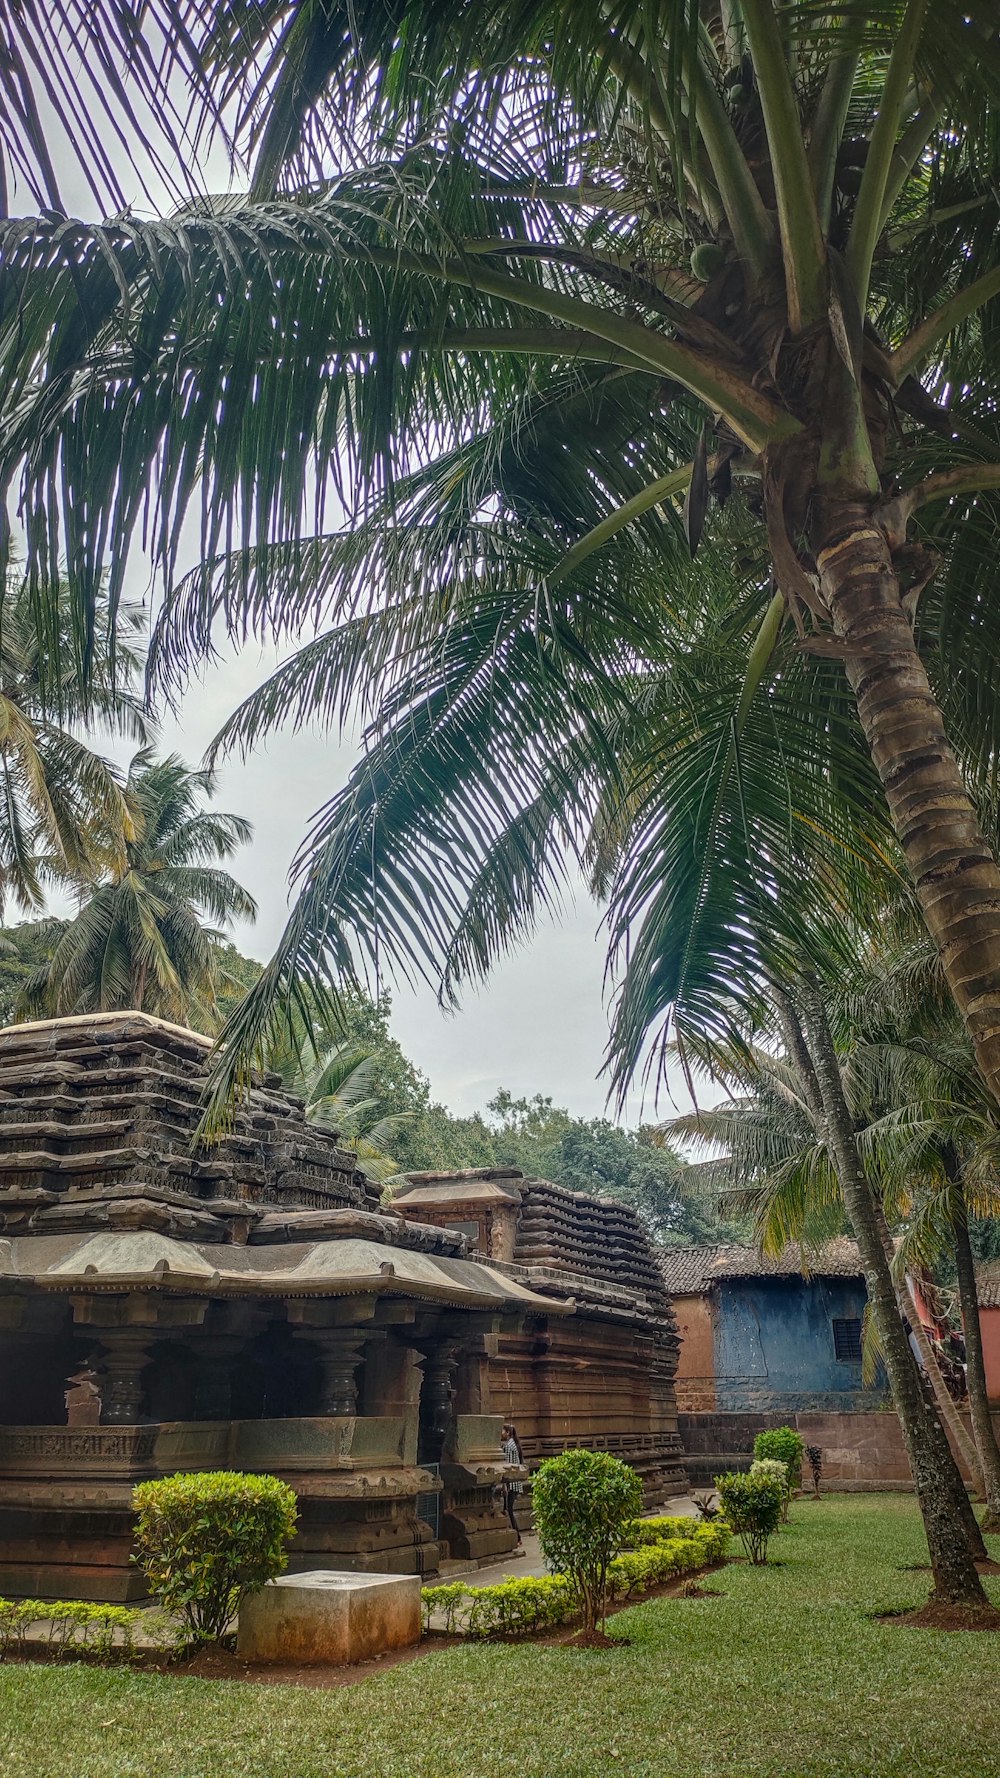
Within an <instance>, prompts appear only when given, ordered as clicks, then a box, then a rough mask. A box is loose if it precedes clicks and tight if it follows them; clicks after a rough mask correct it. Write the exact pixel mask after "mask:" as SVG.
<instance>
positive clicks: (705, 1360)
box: [671, 1296, 715, 1414]
mask: <svg viewBox="0 0 1000 1778" xmlns="http://www.w3.org/2000/svg"><path fill="white" fill-rule="evenodd" d="M671 1301H672V1302H673V1305H674V1314H675V1315H676V1317H677V1332H678V1333H679V1334H680V1336H681V1349H680V1355H679V1357H678V1360H677V1376H676V1378H675V1387H676V1390H677V1406H678V1409H679V1410H680V1411H681V1412H682V1413H687V1414H706V1413H711V1411H712V1409H713V1408H714V1406H715V1349H714V1343H713V1339H712V1312H711V1308H710V1306H709V1299H708V1297H707V1296H675V1297H672V1298H671Z"/></svg>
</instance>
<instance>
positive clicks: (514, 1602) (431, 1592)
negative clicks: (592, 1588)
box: [420, 1574, 577, 1640]
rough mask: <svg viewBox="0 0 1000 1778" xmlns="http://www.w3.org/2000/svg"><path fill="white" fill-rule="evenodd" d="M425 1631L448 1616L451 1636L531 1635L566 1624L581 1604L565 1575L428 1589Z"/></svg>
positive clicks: (424, 1599) (456, 1583) (424, 1601)
mask: <svg viewBox="0 0 1000 1778" xmlns="http://www.w3.org/2000/svg"><path fill="white" fill-rule="evenodd" d="M420 1597H421V1601H422V1604H423V1612H424V1629H425V1630H427V1629H429V1628H430V1621H431V1618H432V1617H434V1616H435V1615H436V1614H437V1613H439V1612H441V1613H443V1614H444V1620H445V1621H444V1628H445V1630H446V1631H447V1632H448V1633H449V1634H451V1635H455V1634H458V1635H464V1636H473V1637H475V1638H477V1639H478V1640H482V1639H485V1638H487V1637H500V1636H530V1635H531V1634H532V1632H533V1631H535V1630H545V1629H552V1628H555V1627H556V1626H557V1625H558V1624H562V1623H565V1622H566V1620H567V1619H568V1618H571V1617H572V1616H573V1615H574V1613H575V1612H576V1609H577V1602H576V1598H575V1595H574V1592H573V1589H572V1587H571V1586H570V1583H569V1581H568V1580H567V1579H566V1577H565V1575H562V1574H543V1575H530V1574H526V1575H523V1576H522V1575H518V1576H516V1577H511V1578H510V1579H508V1580H502V1581H499V1582H498V1583H497V1585H496V1586H493V1587H467V1586H464V1585H463V1583H462V1582H461V1581H453V1582H451V1583H450V1584H449V1585H448V1586H443V1587H424V1589H423V1591H422V1593H421V1595H420Z"/></svg>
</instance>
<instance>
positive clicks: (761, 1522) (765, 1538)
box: [715, 1473, 785, 1564]
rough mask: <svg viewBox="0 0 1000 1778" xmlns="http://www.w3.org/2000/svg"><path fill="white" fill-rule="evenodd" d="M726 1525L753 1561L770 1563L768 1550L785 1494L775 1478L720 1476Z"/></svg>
mask: <svg viewBox="0 0 1000 1778" xmlns="http://www.w3.org/2000/svg"><path fill="white" fill-rule="evenodd" d="M715 1485H716V1487H717V1489H718V1490H719V1498H720V1500H721V1501H722V1510H723V1512H724V1513H725V1515H726V1523H727V1524H728V1526H729V1528H730V1530H731V1531H734V1532H735V1533H736V1535H737V1537H738V1538H739V1539H740V1541H741V1543H742V1545H743V1548H744V1549H745V1550H746V1553H747V1555H748V1556H749V1558H750V1561H751V1562H753V1563H755V1564H761V1563H764V1562H766V1561H767V1546H768V1543H769V1541H770V1538H771V1536H772V1534H773V1533H774V1532H775V1531H777V1529H778V1526H779V1524H780V1522H781V1514H782V1508H783V1506H784V1499H785V1491H784V1489H783V1487H782V1485H781V1482H780V1481H779V1480H778V1478H777V1477H776V1476H774V1475H761V1474H760V1473H758V1474H757V1475H753V1474H750V1475H742V1474H733V1475H717V1476H716V1478H715Z"/></svg>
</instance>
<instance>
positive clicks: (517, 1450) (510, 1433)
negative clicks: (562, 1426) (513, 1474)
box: [500, 1422, 524, 1549]
mask: <svg viewBox="0 0 1000 1778" xmlns="http://www.w3.org/2000/svg"><path fill="white" fill-rule="evenodd" d="M500 1449H501V1451H502V1454H503V1460H504V1462H505V1463H510V1464H515V1465H516V1466H517V1467H518V1468H519V1469H520V1468H522V1467H523V1464H524V1456H523V1454H522V1451H521V1441H520V1439H519V1438H518V1436H517V1429H516V1428H515V1427H514V1426H513V1425H511V1424H510V1422H507V1423H506V1424H505V1425H504V1426H503V1427H502V1428H501V1430H500ZM520 1492H521V1484H520V1482H515V1481H514V1480H513V1479H511V1480H508V1481H505V1482H504V1488H503V1503H504V1507H505V1508H506V1512H507V1517H508V1519H509V1520H510V1528H511V1530H512V1531H513V1532H514V1533H515V1534H516V1536H517V1548H518V1549H521V1548H522V1543H521V1532H520V1528H519V1526H518V1523H517V1519H516V1518H515V1516H514V1503H515V1501H516V1499H517V1496H518V1495H519V1494H520Z"/></svg>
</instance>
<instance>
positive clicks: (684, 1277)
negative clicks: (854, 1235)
mask: <svg viewBox="0 0 1000 1778" xmlns="http://www.w3.org/2000/svg"><path fill="white" fill-rule="evenodd" d="M659 1257H660V1270H661V1272H662V1273H663V1280H664V1283H665V1285H666V1288H667V1290H668V1292H669V1293H670V1294H671V1295H672V1296H701V1295H702V1294H703V1293H704V1292H705V1291H707V1290H709V1289H710V1288H711V1285H712V1284H713V1283H714V1281H715V1280H716V1279H717V1278H801V1277H804V1276H806V1275H808V1276H810V1277H813V1278H862V1277H864V1267H863V1266H862V1264H861V1258H860V1255H859V1253H858V1244H857V1242H856V1241H852V1240H850V1239H849V1238H848V1237H847V1236H846V1235H843V1236H840V1237H839V1238H838V1239H837V1240H835V1241H827V1242H825V1243H824V1245H823V1246H822V1247H819V1248H816V1249H814V1250H813V1251H812V1252H809V1251H806V1252H805V1253H803V1250H802V1249H801V1248H800V1247H799V1245H798V1243H797V1242H796V1243H792V1244H791V1245H789V1246H788V1247H786V1248H785V1249H784V1250H783V1252H782V1253H781V1254H779V1256H778V1257H777V1259H771V1258H766V1257H765V1256H764V1255H763V1254H761V1253H759V1252H758V1250H757V1248H756V1247H740V1246H735V1245H728V1246H718V1247H665V1248H661V1249H660V1256H659ZM998 1290H1000V1282H998ZM998 1301H1000V1296H998Z"/></svg>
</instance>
